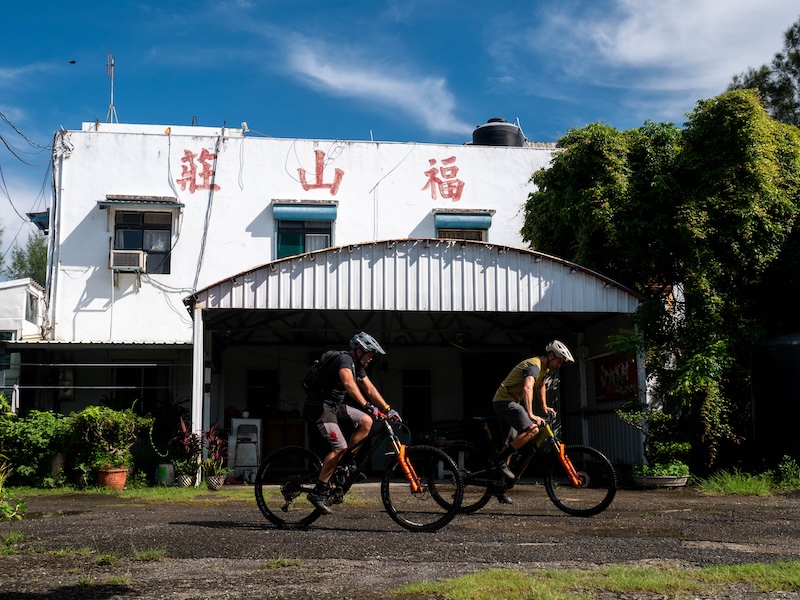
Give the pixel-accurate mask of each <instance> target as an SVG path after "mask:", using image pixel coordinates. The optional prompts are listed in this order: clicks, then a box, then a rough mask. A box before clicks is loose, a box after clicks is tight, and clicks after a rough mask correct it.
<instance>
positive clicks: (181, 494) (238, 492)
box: [13, 484, 254, 504]
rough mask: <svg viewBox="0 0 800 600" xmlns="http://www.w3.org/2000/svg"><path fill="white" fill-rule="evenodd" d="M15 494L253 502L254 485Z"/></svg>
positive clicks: (20, 492) (24, 493)
mask: <svg viewBox="0 0 800 600" xmlns="http://www.w3.org/2000/svg"><path fill="white" fill-rule="evenodd" d="M13 493H14V494H15V495H16V496H19V497H24V498H37V497H39V498H42V497H57V496H65V495H71V494H79V495H81V496H92V495H97V496H112V497H116V498H120V499H122V500H131V501H133V502H138V503H142V504H170V503H174V504H187V503H192V502H207V503H212V502H213V503H223V502H237V501H241V502H253V497H254V496H253V487H252V486H240V485H236V486H234V485H231V486H223V487H222V489H221V490H220V491H218V492H213V493H211V492H209V491H208V489H207V488H206V486H205V484H202V485H201V486H200V487H193V488H185V487H178V486H175V487H164V486H158V487H141V488H133V489H130V490H128V489H126V490H122V491H121V492H118V491H115V490H112V489H110V488H98V487H92V488H87V489H84V490H79V489H77V488H56V489H45V488H33V487H17V488H13Z"/></svg>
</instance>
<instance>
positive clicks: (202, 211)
mask: <svg viewBox="0 0 800 600" xmlns="http://www.w3.org/2000/svg"><path fill="white" fill-rule="evenodd" d="M55 147H56V160H55V167H54V173H55V182H56V184H55V186H56V189H55V204H54V206H55V214H54V216H53V221H54V223H55V224H56V226H54V227H53V228H52V232H53V235H54V236H56V240H55V248H57V253H56V254H54V260H55V264H54V269H53V271H52V275H51V277H52V292H51V293H52V297H53V301H52V303H51V306H52V310H53V311H54V312H53V314H52V316H51V321H52V323H53V325H54V328H53V331H52V333H51V337H52V338H53V339H59V340H81V341H103V340H106V341H136V340H151V341H173V340H175V341H191V339H192V321H191V318H190V315H189V313H188V312H187V311H186V309H185V308H184V306H183V304H182V299H183V298H184V297H186V296H187V295H189V294H190V293H191V292H192V291H194V290H195V289H202V288H204V287H206V286H208V285H210V284H212V283H214V282H216V281H220V280H222V279H225V278H227V277H230V276H231V275H234V274H237V273H240V272H242V271H245V270H248V269H251V268H253V267H255V266H258V265H261V264H264V263H267V262H270V261H271V260H273V257H274V252H275V235H274V234H275V221H274V219H273V215H272V204H273V202H274V201H276V200H278V201H280V200H295V201H296V200H301V201H303V200H328V201H336V202H338V212H337V219H336V223H335V225H334V245H337V246H339V245H346V244H353V243H357V242H364V241H369V240H380V239H394V238H407V237H412V238H413V237H434V236H435V228H434V217H433V215H432V213H431V211H432V209H442V208H447V209H453V208H455V209H463V210H473V209H483V210H487V209H491V210H494V211H496V212H495V214H494V217H493V219H492V226H491V228H490V229H489V232H488V241H490V242H493V243H496V244H503V245H508V246H512V247H518V248H523V247H526V245H525V244H524V243H523V242H522V239H521V236H520V233H519V231H520V229H521V227H522V224H523V205H524V203H525V201H526V199H527V195H528V193H529V192H530V191H532V190H533V186H532V184H531V183H530V182H529V180H530V177H531V175H532V174H533V173H534V172H535V171H536V170H537V169H539V168H542V167H544V166H546V165H548V164H549V162H550V158H551V156H552V152H553V150H552V148H539V147H537V148H534V147H525V148H497V147H481V146H472V145H433V144H415V143H379V142H346V141H314V140H291V139H274V138H257V137H245V136H243V134H242V132H241V130H235V129H234V130H225V131H224V135H223V132H222V131H221V130H219V129H214V128H201V127H167V126H157V125H125V124H123V125H120V124H107V123H104V124H95V123H90V124H84V127H83V129H82V130H81V131H69V132H65V133H63V134H57V135H56V142H55ZM215 149H216V154H217V158H216V163H215V179H214V183H215V184H216V185H217V186H218V189H216V190H215V191H214V192H213V194H211V193H210V191H209V190H208V189H204V188H203V183H204V180H203V178H201V177H195V178H194V180H193V181H194V183H197V184H199V187H198V188H196V189H194V190H193V191H192V189H191V187H192V186H191V185H190V183H191V181H189V180H188V179H185V175H186V172H185V168H186V167H187V166H189V165H193V166H195V167H197V168H198V169H200V168H202V165H201V164H200V163H199V161H198V157H199V155H200V154H201V152H202V151H203V150H206V151H207V152H210V153H214V152H215ZM315 151H322V152H324V153H325V169H324V171H323V174H322V179H321V182H322V184H323V185H324V186H328V187H320V188H316V187H313V186H312V187H311V188H310V189H307V190H305V189H304V188H303V186H302V185H301V181H300V173H299V171H298V170H299V169H305V172H306V173H307V182H310V183H312V184H314V183H315V182H316V168H315V158H316V155H315ZM187 152H189V153H193V154H194V155H195V159H194V160H190V161H188V162H187V158H188V155H187ZM451 157H455V162H454V163H452V165H451V166H455V167H458V172H457V174H456V175H455V177H453V178H457V179H459V180H461V181H463V184H464V185H463V192H462V194H461V197H460V199H459V200H458V201H454V200H453V199H449V198H442V197H441V195H440V193H439V190H438V189H437V191H436V198H435V199H434V198H432V196H431V189H430V187H429V188H428V189H425V188H426V184H427V183H428V176H427V175H426V174H425V172H426V171H428V170H429V169H431V168H440V167H442V161H443V160H444V159H448V158H451ZM431 161H433V164H432V162H431ZM207 164H208V166H209V167H211V161H208V162H207ZM336 169H339V170H340V172H341V173H342V174H341V181H340V185H339V187H338V190H336V193H335V194H331V191H332V190H331V188H330V184H332V182H333V181H334V178H335V173H336V171H335V170H336ZM189 179H191V178H189ZM445 179H446V177H445ZM205 182H206V183H208V180H205ZM107 195H123V196H169V197H175V198H177V200H178V202H180V203H183V204H184V205H185V206H184V208H183V209H182V212H181V217H180V228H179V230H177V231H175V235H174V237H173V240H172V243H173V251H172V256H171V273H170V274H168V275H142V276H141V278H140V280H139V281H137V276H136V275H134V274H125V273H123V274H120V275H119V278H118V285H116V286H115V285H114V278H113V273H112V271H111V270H110V269H109V268H108V253H109V248H110V245H111V237H112V235H113V223H112V222H111V221H110V219H109V211H108V210H101V209H100V208H98V206H97V203H98V201H104V200H105V199H106V196H107ZM204 234H205V249H204V250H203V239H204Z"/></svg>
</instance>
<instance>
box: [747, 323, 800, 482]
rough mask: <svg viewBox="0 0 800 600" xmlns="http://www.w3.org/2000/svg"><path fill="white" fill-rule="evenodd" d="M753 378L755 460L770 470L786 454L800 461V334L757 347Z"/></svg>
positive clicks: (753, 363)
mask: <svg viewBox="0 0 800 600" xmlns="http://www.w3.org/2000/svg"><path fill="white" fill-rule="evenodd" d="M752 377H753V384H752V385H753V427H754V436H753V437H754V439H755V442H756V444H755V450H754V451H755V452H756V453H757V454H758V456H757V458H761V459H762V460H764V461H765V462H766V463H767V466H769V467H772V468H774V467H775V466H777V464H778V463H779V462H780V460H781V458H782V457H783V455H785V454H787V455H789V456H792V457H794V458H795V460H800V385H798V377H800V333H794V334H790V335H784V336H781V337H779V338H775V339H774V340H770V341H768V342H764V343H763V344H762V345H761V346H759V347H758V348H757V349H756V351H755V352H754V353H753V359H752Z"/></svg>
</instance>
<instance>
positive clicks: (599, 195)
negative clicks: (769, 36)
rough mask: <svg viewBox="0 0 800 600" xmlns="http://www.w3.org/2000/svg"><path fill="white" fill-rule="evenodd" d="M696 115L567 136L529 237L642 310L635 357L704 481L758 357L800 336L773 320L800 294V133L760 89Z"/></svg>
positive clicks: (544, 181) (530, 205)
mask: <svg viewBox="0 0 800 600" xmlns="http://www.w3.org/2000/svg"><path fill="white" fill-rule="evenodd" d="M688 116H689V121H688V122H687V125H686V126H685V128H684V129H683V130H678V129H676V128H674V127H673V126H672V125H671V124H669V123H667V124H660V125H656V124H653V123H646V124H645V125H644V126H643V127H641V128H639V129H636V130H630V131H625V132H619V131H616V130H614V129H612V128H610V127H606V126H602V125H597V124H595V125H590V126H587V127H585V128H583V129H578V130H572V131H570V132H568V133H567V135H566V136H564V138H563V139H562V140H560V141H559V146H560V147H561V148H562V149H561V151H560V152H559V153H557V154H556V155H555V156H554V159H553V161H552V165H551V166H550V167H549V168H548V169H545V170H541V171H538V172H537V173H535V174H534V177H533V181H534V183H536V185H537V186H538V188H539V189H538V190H537V191H536V192H533V193H532V194H530V197H529V199H528V202H527V205H526V215H525V225H524V228H523V230H522V233H523V237H524V238H525V239H526V240H528V241H530V242H531V244H532V246H533V247H535V248H537V249H539V250H542V251H544V252H549V253H553V254H558V255H560V256H563V257H565V258H568V259H571V260H575V261H576V262H579V263H582V264H584V265H586V266H588V267H591V268H593V269H596V270H598V271H601V272H603V273H605V274H608V275H611V276H612V277H614V278H617V279H619V280H620V281H621V282H622V283H625V284H627V285H629V286H631V287H633V288H634V289H636V290H637V291H639V292H640V293H642V294H644V295H645V296H646V297H647V298H648V300H647V301H645V302H644V303H643V304H642V305H641V307H640V308H639V310H638V311H637V314H636V317H635V320H636V323H637V325H638V331H639V332H640V336H641V337H640V338H639V344H640V346H639V348H638V349H639V350H642V351H643V352H644V355H645V359H646V361H647V367H648V370H649V372H650V373H651V374H653V375H655V379H656V382H657V386H656V388H655V392H656V396H657V399H658V402H659V403H660V405H661V406H662V407H663V408H664V409H665V410H666V411H668V412H669V413H670V414H672V415H674V416H675V417H676V420H675V423H676V424H677V428H678V429H679V430H680V431H682V432H683V433H684V434H685V435H687V436H689V437H691V438H692V439H694V440H700V443H699V444H695V446H696V447H694V450H695V451H696V455H695V456H694V458H693V463H694V464H693V466H694V467H695V469H697V468H698V467H699V466H702V465H705V466H710V465H712V464H714V463H715V461H716V460H717V458H718V455H719V452H720V451H721V449H722V447H723V445H724V443H725V440H728V439H735V438H737V437H743V436H744V435H745V434H746V433H747V429H746V427H745V424H744V422H743V421H741V420H740V418H741V417H742V416H743V415H749V414H750V411H749V406H748V403H749V398H750V392H749V390H750V388H749V371H748V365H749V356H750V353H751V351H752V349H753V348H754V347H755V346H756V345H757V344H758V343H759V342H761V341H763V339H764V338H765V336H766V335H767V334H769V333H776V329H777V328H778V327H785V326H788V327H792V326H800V319H798V317H797V316H796V314H797V311H796V309H795V308H794V307H793V306H791V304H790V303H789V301H788V300H787V302H786V304H785V308H786V312H784V314H782V315H775V314H774V313H775V303H774V301H773V300H774V298H773V297H772V294H773V293H781V291H782V292H783V294H784V295H785V296H787V297H796V295H793V294H795V293H797V292H800V288H799V287H798V286H797V282H798V279H800V277H798V275H797V274H796V273H794V274H790V275H791V277H793V279H790V280H789V285H790V286H794V287H790V288H789V289H785V288H784V289H783V290H781V288H780V287H779V286H781V285H784V286H785V285H786V284H787V282H786V281H785V280H781V276H782V275H785V274H787V268H788V267H787V266H785V264H783V263H784V262H788V261H789V260H792V261H794V262H793V263H790V264H794V265H795V266H796V265H797V262H798V260H800V259H798V258H797V255H796V254H795V255H792V252H796V251H797V248H798V246H799V245H800V240H799V239H798V227H797V226H798V214H800V211H799V210H798V209H799V208H800V134H799V133H798V130H797V128H795V127H793V126H789V125H785V124H782V123H779V122H777V121H775V120H773V119H772V118H770V117H769V115H768V114H767V113H766V111H765V109H764V108H763V106H762V105H761V104H760V102H759V99H758V97H757V94H756V92H754V91H752V90H750V91H747V90H734V91H730V92H727V93H725V94H723V95H721V96H718V97H717V98H714V99H712V100H705V101H700V102H699V103H698V106H697V108H696V109H695V110H694V111H693V112H692V113H690V114H689V115H688ZM792 281H793V282H794V283H792ZM779 322H780V325H778V323H779ZM789 330H790V331H791V329H789Z"/></svg>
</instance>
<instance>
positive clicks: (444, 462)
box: [381, 446, 464, 531]
mask: <svg viewBox="0 0 800 600" xmlns="http://www.w3.org/2000/svg"><path fill="white" fill-rule="evenodd" d="M406 456H407V458H408V460H409V462H410V463H411V465H412V467H413V469H414V471H415V472H416V474H417V476H418V477H419V479H420V482H421V484H422V489H421V490H418V491H414V490H412V487H411V484H410V483H409V481H408V479H407V478H406V476H405V473H404V472H403V469H402V468H401V466H400V464H399V462H398V461H397V460H396V457H395V460H393V461H391V463H390V464H389V465H388V467H387V469H386V472H385V473H384V475H383V480H382V482H381V499H382V500H383V506H384V507H385V508H386V512H387V513H388V514H389V516H390V517H391V518H392V520H393V521H394V522H395V523H397V524H398V525H400V526H401V527H404V528H405V529H408V530H410V531H437V530H439V529H441V528H442V527H444V526H445V525H447V524H448V523H449V522H450V521H452V520H453V517H455V516H456V515H457V514H458V511H459V508H460V507H461V499H462V496H463V493H464V487H463V483H462V480H461V473H459V471H458V468H457V467H456V465H455V464H454V463H453V461H452V460H451V459H450V457H449V456H448V455H447V454H445V453H444V452H443V451H441V450H440V449H438V448H435V447H433V446H409V447H407V448H406Z"/></svg>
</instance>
